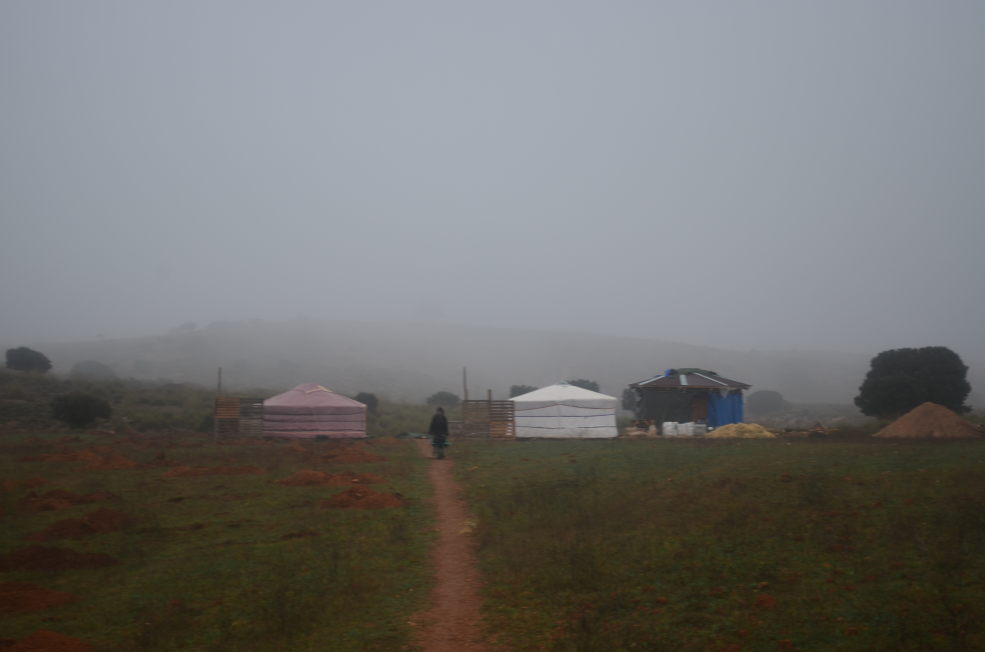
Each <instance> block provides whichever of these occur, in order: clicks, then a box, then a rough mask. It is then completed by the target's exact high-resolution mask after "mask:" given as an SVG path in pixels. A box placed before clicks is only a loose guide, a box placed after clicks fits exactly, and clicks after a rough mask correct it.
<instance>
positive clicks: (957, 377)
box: [855, 346, 971, 418]
mask: <svg viewBox="0 0 985 652" xmlns="http://www.w3.org/2000/svg"><path fill="white" fill-rule="evenodd" d="M967 375H968V367H967V366H966V365H965V364H964V362H962V361H961V358H960V357H959V356H958V354H957V353H955V352H954V351H952V350H951V349H949V348H947V347H945V346H925V347H923V348H919V349H890V350H888V351H883V352H882V353H880V354H879V355H877V356H876V357H874V358H872V366H871V368H870V369H869V373H868V374H866V376H865V381H864V382H863V383H862V386H861V387H859V394H858V396H856V397H855V405H857V406H858V408H859V409H860V410H861V411H862V413H863V414H867V415H869V416H875V417H882V418H893V417H898V416H900V415H901V414H904V413H906V412H909V411H910V410H912V409H913V408H915V407H917V406H918V405H920V404H921V403H925V402H927V401H932V402H934V403H937V404H939V405H943V406H944V407H946V408H950V409H951V410H954V411H955V412H967V411H968V410H969V408H968V406H966V405H965V404H964V401H965V399H966V398H968V394H969V393H970V392H971V385H969V384H968V380H967Z"/></svg>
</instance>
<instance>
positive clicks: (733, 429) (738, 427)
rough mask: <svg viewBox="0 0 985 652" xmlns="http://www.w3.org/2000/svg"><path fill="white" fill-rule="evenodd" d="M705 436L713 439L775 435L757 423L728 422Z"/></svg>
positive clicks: (768, 436)
mask: <svg viewBox="0 0 985 652" xmlns="http://www.w3.org/2000/svg"><path fill="white" fill-rule="evenodd" d="M707 436H708V437H712V438H715V439H772V438H774V437H776V435H774V434H773V433H772V432H770V431H769V430H767V429H766V428H764V427H762V426H761V425H759V424H758V423H730V424H729V425H727V426H721V427H719V428H715V429H714V430H712V431H711V432H709V433H708V435H707Z"/></svg>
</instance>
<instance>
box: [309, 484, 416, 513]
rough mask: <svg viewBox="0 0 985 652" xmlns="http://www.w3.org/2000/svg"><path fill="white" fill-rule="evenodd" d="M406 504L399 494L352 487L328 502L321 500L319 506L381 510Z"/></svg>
mask: <svg viewBox="0 0 985 652" xmlns="http://www.w3.org/2000/svg"><path fill="white" fill-rule="evenodd" d="M406 504H407V501H406V500H404V498H403V496H401V495H400V494H384V493H379V492H377V491H373V490H372V489H368V488H366V487H353V488H352V489H347V490H346V491H343V492H342V493H340V494H336V495H334V496H332V497H331V498H329V499H328V500H323V501H322V502H321V503H319V506H320V507H332V508H338V509H383V508H386V507H403V506H404V505H406Z"/></svg>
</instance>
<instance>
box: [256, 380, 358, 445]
mask: <svg viewBox="0 0 985 652" xmlns="http://www.w3.org/2000/svg"><path fill="white" fill-rule="evenodd" d="M263 435H264V437H297V438H302V439H305V438H307V439H313V438H315V437H330V438H332V439H352V438H360V437H365V436H366V406H365V405H363V404H362V403H360V402H359V401H354V400H352V399H351V398H349V397H348V396H342V395H341V394H336V393H335V392H333V391H332V390H330V389H328V388H327V387H322V386H321V385H315V384H314V383H309V384H307V385H298V386H297V387H295V388H294V389H292V390H289V391H286V392H284V393H283V394H278V395H277V396H274V397H272V398H268V399H267V400H266V401H264V402H263Z"/></svg>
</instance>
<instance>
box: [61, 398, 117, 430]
mask: <svg viewBox="0 0 985 652" xmlns="http://www.w3.org/2000/svg"><path fill="white" fill-rule="evenodd" d="M112 414H113V409H112V408H111V407H110V405H109V402H107V401H106V399H103V398H99V397H98V396H93V395H92V394H83V393H82V392H72V393H70V394H62V395H60V396H56V397H55V398H53V399H51V416H52V417H54V418H55V419H58V420H59V421H62V422H64V423H66V424H68V425H69V426H71V427H72V428H85V427H86V426H89V425H92V424H93V423H95V422H96V421H97V420H98V419H108V418H110V416H112Z"/></svg>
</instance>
